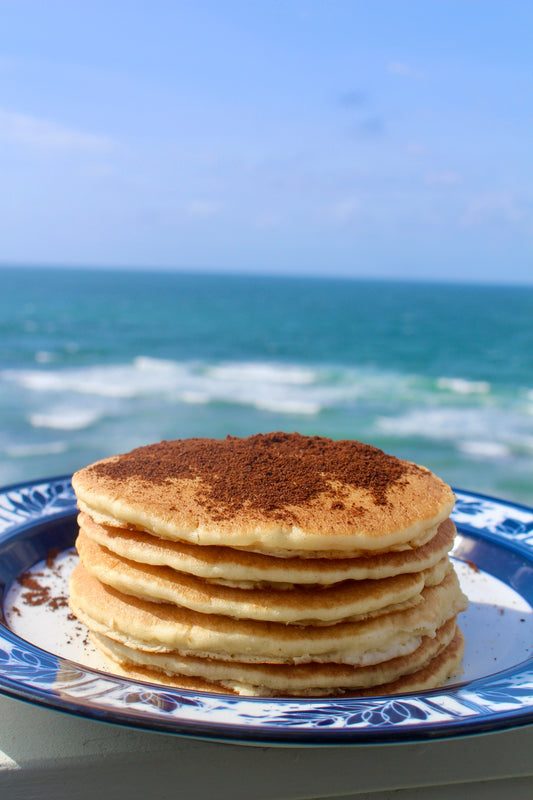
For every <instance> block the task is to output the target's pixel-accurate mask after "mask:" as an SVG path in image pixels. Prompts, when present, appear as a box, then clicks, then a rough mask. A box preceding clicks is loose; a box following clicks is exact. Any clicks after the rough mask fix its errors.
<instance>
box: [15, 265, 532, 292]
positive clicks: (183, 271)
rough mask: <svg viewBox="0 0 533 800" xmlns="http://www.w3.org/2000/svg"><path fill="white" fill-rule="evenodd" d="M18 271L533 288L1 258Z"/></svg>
mask: <svg viewBox="0 0 533 800" xmlns="http://www.w3.org/2000/svg"><path fill="white" fill-rule="evenodd" d="M8 269H11V270H16V269H34V270H57V271H68V272H100V271H102V272H118V273H124V274H125V273H128V272H136V273H144V274H146V273H151V272H154V273H158V274H173V275H184V276H185V275H186V276H189V277H199V278H202V277H203V278H212V277H220V278H224V277H227V278H252V279H253V278H259V279H261V278H262V279H265V278H266V279H268V278H272V279H282V280H283V279H287V280H318V281H320V280H333V281H349V282H358V281H359V282H362V283H368V282H375V283H409V284H417V283H418V284H432V285H438V284H441V285H445V286H487V287H507V288H533V278H532V279H531V281H527V280H525V279H523V278H519V279H517V280H512V279H511V280H509V279H507V280H504V279H499V278H495V279H487V278H483V279H478V278H474V277H467V278H465V279H463V280H462V279H459V278H446V277H442V276H438V277H435V278H432V277H430V276H424V277H420V276H408V275H404V276H401V277H398V276H396V275H371V274H365V273H362V274H359V275H350V274H346V273H345V272H338V273H330V274H328V275H325V274H323V273H316V272H297V271H294V272H292V271H291V272H276V271H268V270H261V269H258V270H248V271H247V270H244V269H238V268H235V267H234V268H226V267H203V266H202V267H200V266H189V267H185V266H179V265H176V266H164V265H161V264H156V265H151V266H148V265H144V266H141V265H138V264H131V265H127V264H121V265H117V264H110V265H105V264H80V263H77V264H76V263H53V262H25V261H0V270H8Z"/></svg>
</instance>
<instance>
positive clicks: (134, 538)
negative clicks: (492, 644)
mask: <svg viewBox="0 0 533 800" xmlns="http://www.w3.org/2000/svg"><path fill="white" fill-rule="evenodd" d="M78 523H79V527H80V530H81V531H82V532H83V533H84V534H85V535H86V536H87V537H89V538H90V539H93V540H94V541H95V542H97V543H98V544H100V545H102V546H104V547H106V548H107V549H108V550H110V551H111V552H113V553H116V554H117V555H118V556H122V557H123V558H128V559H130V560H133V561H136V562H138V563H141V564H151V565H153V566H167V567H171V568H172V569H175V570H177V571H178V572H186V573H188V574H191V575H196V576H197V577H199V578H206V579H208V580H212V581H220V582H228V583H232V584H233V585H235V584H238V585H241V586H243V587H253V586H255V585H263V584H276V583H278V584H279V583H281V584H286V585H287V586H290V585H293V584H298V585H302V584H332V583H339V582H341V581H345V580H361V581H363V580H376V579H379V578H389V577H392V576H395V575H402V574H404V573H407V572H419V571H422V570H426V569H429V568H430V567H433V566H435V564H437V562H439V561H440V560H441V559H442V558H444V557H445V556H446V554H447V553H448V552H449V551H450V550H451V548H452V546H453V542H454V537H455V533H456V531H455V525H454V524H453V522H452V520H451V519H447V520H445V521H444V522H442V523H441V524H440V525H439V527H438V530H437V532H436V533H435V534H434V535H433V536H432V537H431V539H430V540H429V541H428V542H426V543H425V544H424V545H422V546H421V547H416V548H412V549H409V550H402V551H392V552H386V553H379V554H375V553H373V554H372V555H368V554H367V555H365V556H360V557H359V558H354V557H352V558H350V557H347V558H334V559H332V558H294V557H293V558H276V557H274V556H266V555H263V554H260V553H251V552H246V551H244V550H237V549H235V548H230V547H220V546H218V547H217V546H204V547H201V546H198V545H194V544H188V543H187V542H171V541H169V540H164V539H160V538H158V537H155V536H150V535H149V534H147V533H143V532H141V531H133V530H128V529H126V528H117V527H111V526H109V525H100V524H98V523H96V522H95V521H94V520H93V519H92V518H91V517H90V516H89V515H88V514H84V513H81V514H80V515H79V517H78Z"/></svg>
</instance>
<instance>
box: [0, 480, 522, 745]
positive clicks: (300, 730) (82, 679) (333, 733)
mask: <svg viewBox="0 0 533 800" xmlns="http://www.w3.org/2000/svg"><path fill="white" fill-rule="evenodd" d="M455 493H456V495H457V504H456V507H455V510H454V512H453V518H454V521H455V523H456V525H457V529H458V537H457V544H456V547H455V548H454V551H453V554H452V555H453V557H454V559H455V562H456V567H457V568H458V573H459V575H460V580H461V583H462V584H464V588H465V591H466V592H467V593H468V594H469V597H470V600H471V602H470V607H469V609H468V611H467V612H465V614H464V615H462V619H461V623H460V624H461V627H462V629H463V631H464V632H465V635H466V639H467V652H466V653H465V667H464V673H463V674H461V675H459V676H455V678H453V679H452V680H451V682H448V683H447V685H446V686H444V687H442V688H441V689H437V690H432V691H429V692H422V693H411V694H404V695H395V696H387V697H374V698H360V699H358V698H356V697H350V698H335V699H333V698H326V699H324V698H321V699H286V698H283V699H277V698H268V699H264V698H243V697H235V696H226V695H220V694H211V693H194V692H190V691H182V690H176V689H172V688H168V687H164V686H156V685H154V684H147V683H141V682H139V681H133V680H128V679H124V678H123V677H118V676H115V675H112V674H109V673H107V672H105V671H104V670H103V669H98V668H95V667H94V666H90V665H89V664H88V663H85V662H84V659H83V657H74V658H73V657H66V656H65V655H64V654H63V651H62V649H61V646H59V645H57V646H56V645H54V644H53V642H52V643H51V644H46V645H43V644H42V642H41V643H40V644H39V642H38V638H37V640H34V637H33V634H31V633H25V634H24V635H21V630H19V629H18V628H19V626H17V624H14V621H13V620H14V618H15V616H16V615H15V614H14V611H15V610H16V611H17V612H18V609H15V608H14V607H12V606H10V602H11V601H10V600H9V598H10V592H13V587H16V586H17V585H19V583H20V581H19V579H20V578H21V576H22V575H23V574H24V573H26V572H27V571H28V570H31V569H32V568H34V569H35V565H37V566H39V565H41V566H42V565H43V564H45V563H46V559H47V557H48V558H49V554H50V552H51V551H54V552H55V553H60V554H63V553H68V552H69V551H70V552H72V545H73V542H74V537H75V535H76V500H75V496H74V493H73V490H72V485H71V482H70V477H69V476H63V477H58V478H50V479H48V480H41V481H35V482H31V483H24V484H18V485H15V486H10V487H6V488H4V489H0V597H1V600H2V608H3V613H2V616H1V619H0V691H1V692H3V693H4V694H6V695H9V696H11V697H16V698H19V699H21V700H25V701H29V702H31V703H36V704H39V705H41V706H45V707H48V708H52V709H57V710H60V711H66V712H70V713H73V714H77V715H81V716H83V717H88V718H91V719H96V720H102V721H107V722H114V723H118V724H122V725H127V726H132V727H138V728H144V729H148V730H155V731H162V732H167V733H174V734H181V735H185V736H190V737H195V738H207V739H211V740H219V741H227V742H231V741H233V742H240V743H242V744H275V745H283V744H285V745H305V744H313V745H317V744H319V745H328V744H363V743H364V744H379V743H387V742H408V741H410V742H412V741H420V740H427V739H434V738H446V737H452V736H459V735H462V734H472V733H480V732H488V731H495V730H499V729H502V728H509V727H516V726H521V725H526V724H530V723H531V722H533V655H532V651H531V646H530V645H531V644H533V609H532V606H533V509H530V508H527V507H525V506H520V505H517V504H514V503H509V502H506V501H504V500H498V499H496V498H492V497H487V496H484V495H479V494H474V493H471V492H467V491H462V490H458V489H456V490H455ZM70 557H71V556H70ZM59 605H60V604H59ZM35 606H36V609H37V606H38V604H37V603H36V604H35ZM31 613H32V612H31V605H30V607H29V608H28V609H27V610H26V616H30V617H31ZM35 613H37V611H35ZM58 619H59V618H58ZM37 627H38V628H39V629H41V630H42V629H43V628H47V629H48V635H49V636H50V629H52V639H53V627H54V626H53V625H51V626H50V625H48V626H43V625H41V624H40V623H39V625H38V626H37ZM56 638H58V639H61V640H62V642H63V644H64V641H65V637H64V636H63V635H61V636H56ZM36 641H37V643H36Z"/></svg>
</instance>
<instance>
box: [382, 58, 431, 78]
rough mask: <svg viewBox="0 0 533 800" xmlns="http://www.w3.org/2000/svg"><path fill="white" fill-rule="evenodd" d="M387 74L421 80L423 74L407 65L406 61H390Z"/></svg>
mask: <svg viewBox="0 0 533 800" xmlns="http://www.w3.org/2000/svg"><path fill="white" fill-rule="evenodd" d="M387 72H390V74H391V75H400V76H401V77H404V78H421V77H422V73H421V72H420V71H419V70H417V69H414V68H413V67H411V66H410V65H409V64H406V63H405V62H404V61H389V63H388V64H387Z"/></svg>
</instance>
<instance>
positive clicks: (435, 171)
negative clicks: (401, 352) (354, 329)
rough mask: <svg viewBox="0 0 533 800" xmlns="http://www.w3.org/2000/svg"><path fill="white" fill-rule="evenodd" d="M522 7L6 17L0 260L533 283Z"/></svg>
mask: <svg viewBox="0 0 533 800" xmlns="http://www.w3.org/2000/svg"><path fill="white" fill-rule="evenodd" d="M532 30H533V5H532V4H531V3H528V2H523V0H506V2H501V0H500V2H491V1H490V0H487V1H486V2H485V0H457V1H456V0H445V1H441V0H425V1H424V0H372V1H371V0H366V1H365V2H363V1H362V0H360V1H358V0H352V2H342V0H322V1H320V0H308V2H305V1H304V0H292V1H291V0H257V2H253V1H252V0H248V2H244V1H241V2H237V0H219V1H218V2H217V1H216V0H213V1H212V2H208V1H207V0H194V1H191V2H162V1H160V0H152V1H151V2H134V1H128V2H119V1H118V0H106V1H105V2H97V0H86V1H85V2H81V0H80V1H79V2H75V1H74V0H63V1H62V2H54V0H46V1H45V0H41V2H36V1H33V2H27V1H26V0H16V2H15V1H13V2H6V0H0V263H3V264H21V265H23V264H53V265H60V266H62V265H77V266H95V267H142V268H144V267H149V268H151V267H158V268H169V269H172V268H176V269H186V270H198V271H228V272H239V273H241V272H244V273H263V274H264V273H272V274H302V275H320V276H328V275H332V276H334V275H335V276H347V277H378V278H395V279H439V280H453V281H455V280H467V281H489V282H498V283H500V282H509V283H533V147H532V143H533V136H532V133H533V57H532V52H531V32H532Z"/></svg>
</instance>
